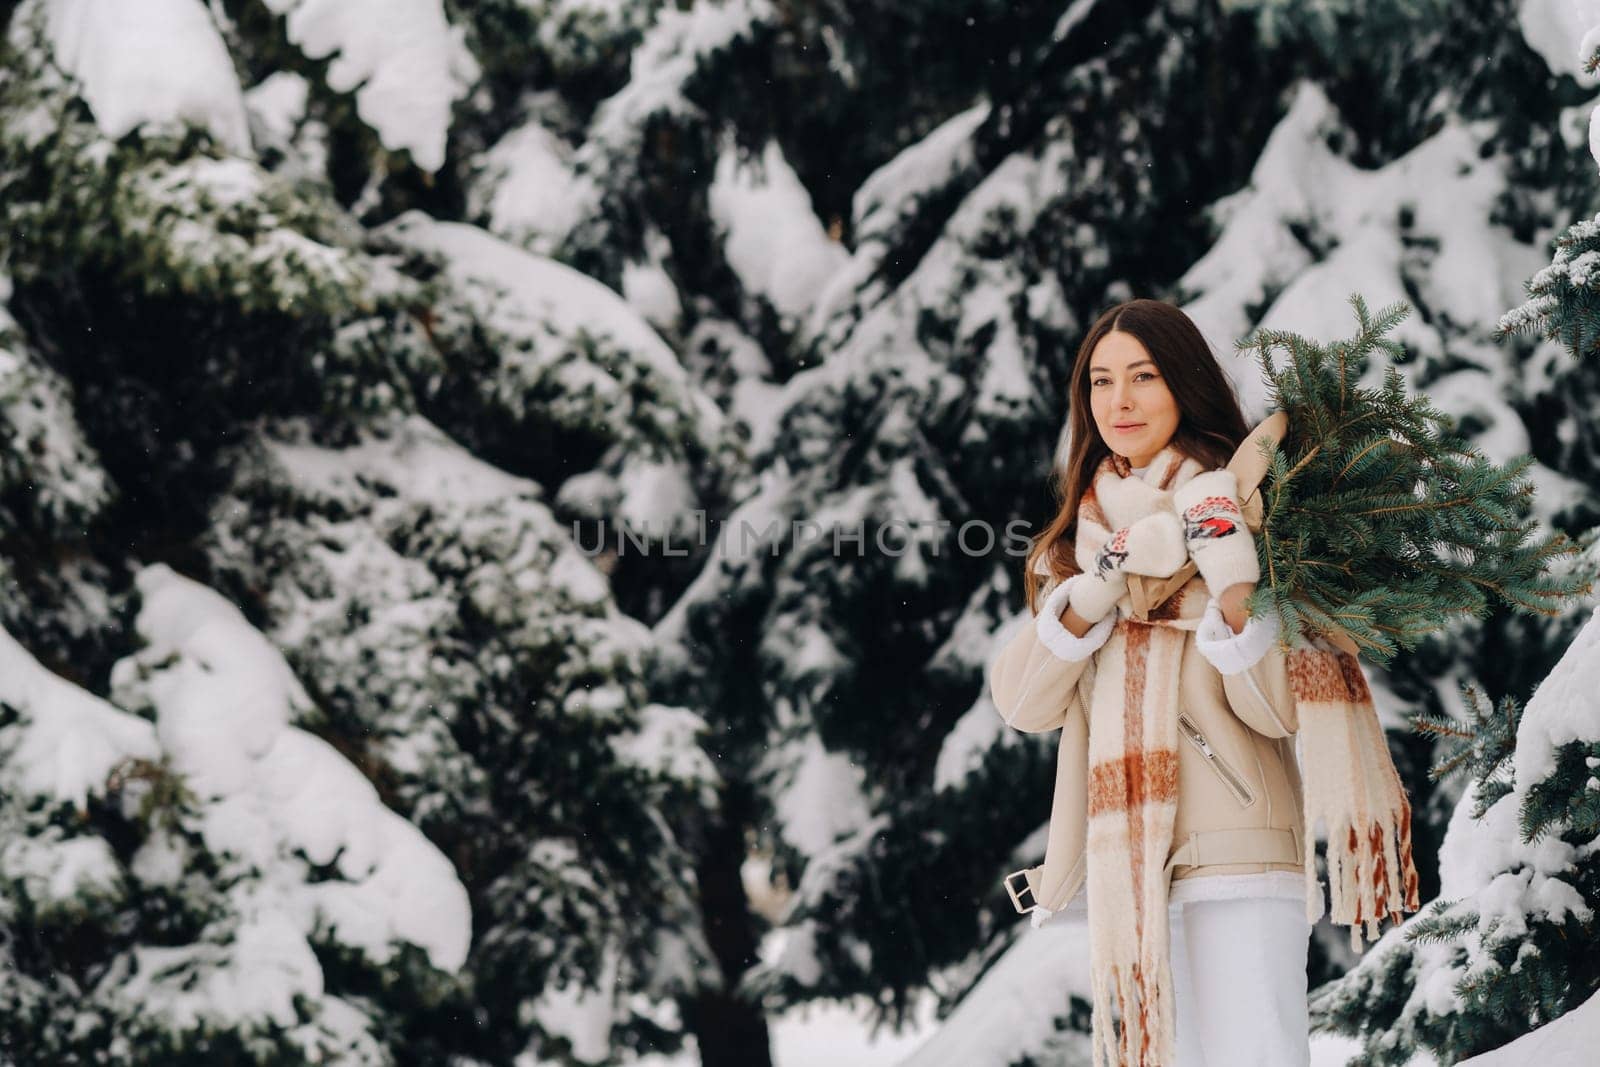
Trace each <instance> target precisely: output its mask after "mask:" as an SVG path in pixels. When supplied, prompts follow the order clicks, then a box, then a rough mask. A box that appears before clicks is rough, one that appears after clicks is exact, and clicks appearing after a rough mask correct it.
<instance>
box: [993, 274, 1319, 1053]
mask: <svg viewBox="0 0 1600 1067" xmlns="http://www.w3.org/2000/svg"><path fill="white" fill-rule="evenodd" d="M1069 419H1070V431H1071V437H1070V440H1071V449H1070V454H1069V456H1068V460H1067V463H1066V466H1065V468H1064V469H1063V470H1062V471H1061V472H1060V475H1059V483H1058V486H1059V489H1060V491H1061V500H1062V507H1061V509H1060V512H1059V513H1058V514H1057V515H1056V517H1055V519H1054V521H1053V522H1052V523H1051V525H1050V526H1049V527H1048V528H1047V529H1046V530H1045V532H1044V534H1043V535H1042V536H1041V537H1040V538H1039V539H1038V540H1037V542H1036V543H1035V545H1034V549H1033V551H1032V552H1031V553H1030V555H1029V558H1028V566H1027V569H1026V582H1027V594H1028V603H1029V606H1030V608H1033V609H1035V610H1036V611H1037V616H1036V618H1035V620H1034V623H1033V625H1026V626H1023V627H1022V628H1021V630H1019V631H1018V632H1017V634H1016V635H1015V636H1014V637H1013V638H1012V639H1011V640H1010V641H1009V643H1008V644H1007V645H1006V646H1005V647H1004V648H1003V650H1002V651H1001V652H1000V654H999V656H998V657H997V658H996V660H995V662H994V664H993V665H992V668H991V690H992V695H993V698H994V703H995V706H996V707H997V709H998V710H999V712H1000V714H1001V716H1002V717H1003V718H1004V719H1005V721H1006V722H1007V723H1008V724H1009V725H1011V726H1012V727H1015V728H1016V729H1019V730H1024V731H1030V732H1034V731H1043V730H1055V729H1061V730H1062V738H1061V747H1060V753H1059V756H1058V769H1057V778H1056V788H1055V798H1054V801H1053V804H1052V810H1051V822H1050V830H1049V838H1048V845H1047V848H1046V853H1045V862H1044V864H1043V865H1042V866H1041V867H1038V868H1033V869H1031V870H1028V871H1025V872H1017V874H1016V875H1013V876H1012V878H1011V879H1008V883H1007V887H1008V889H1010V890H1012V895H1013V899H1014V900H1015V901H1016V902H1017V906H1018V909H1019V910H1023V911H1031V912H1032V913H1033V916H1034V923H1035V925H1038V924H1039V923H1040V922H1041V921H1042V920H1044V919H1048V918H1050V917H1051V916H1052V915H1055V914H1057V913H1061V912H1064V911H1065V912H1068V913H1069V914H1076V915H1078V916H1085V915H1086V916H1087V917H1088V919H1089V923H1090V946H1091V960H1092V970H1093V972H1094V976H1095V978H1094V984H1095V1004H1094V1007H1095V1012H1094V1016H1095V1048H1096V1062H1108V1063H1130V1064H1152V1065H1160V1067H1172V1065H1173V1064H1177V1065H1178V1067H1207V1065H1209V1067H1250V1065H1256V1064H1259V1065H1262V1067H1266V1065H1271V1067H1296V1065H1305V1064H1307V1063H1309V1060H1310V1052H1309V1047H1308V1030H1309V1027H1308V1017H1307V1010H1306V949H1307V941H1308V937H1309V934H1310V930H1311V922H1310V921H1309V920H1308V918H1307V915H1308V911H1309V909H1308V907H1307V904H1306V900H1307V879H1306V867H1305V860H1304V857H1305V854H1306V853H1305V848H1304V845H1305V841H1304V839H1303V836H1302V835H1303V834H1304V832H1305V831H1304V828H1303V817H1304V811H1303V804H1302V793H1301V777H1300V774H1299V770H1298V767H1297V764H1296V760H1295V752H1294V734H1295V732H1296V729H1297V721H1296V703H1295V698H1294V696H1293V694H1292V693H1291V691H1290V680H1289V677H1288V673H1287V670H1286V663H1285V652H1284V650H1283V649H1282V648H1281V647H1280V644H1279V641H1278V636H1279V626H1278V620H1277V618H1276V616H1274V615H1263V616H1260V617H1254V618H1252V617H1248V616H1247V614H1246V610H1245V603H1246V601H1247V599H1248V597H1249V595H1250V592H1251V590H1252V589H1253V588H1254V584H1255V582H1256V580H1257V579H1258V577H1259V574H1258V569H1257V563H1256V552H1255V547H1254V544H1253V540H1252V535H1251V533H1250V530H1249V528H1248V526H1247V525H1246V523H1245V521H1244V519H1243V515H1242V512H1241V507H1240V499H1239V494H1240V487H1239V485H1238V482H1237V479H1236V477H1235V475H1234V473H1232V472H1231V471H1229V470H1225V469H1219V468H1223V467H1224V465H1226V464H1228V463H1229V461H1230V459H1232V458H1233V457H1234V456H1235V452H1236V449H1238V446H1239V445H1240V443H1241V442H1242V441H1243V440H1244V439H1245V437H1246V435H1247V429H1248V428H1247V425H1246V423H1245V420H1244V416H1243V415H1242V413H1241V412H1240V409H1239V403H1238V400H1237V398H1236V397H1235V396H1234V393H1233V390H1232V389H1231V387H1230V386H1229V383H1228V381H1227V378H1226V377H1225V376H1224V374H1223V372H1222V369H1221V368H1220V367H1219V366H1218V364H1217V361H1216V358H1215V357H1214V356H1213V355H1212V353H1211V350H1210V348H1209V346H1208V345H1207V344H1206V341H1205V339H1204V338H1203V337H1202V335H1201V334H1200V331H1199V330H1198V329H1196V327H1195V325H1194V323H1193V322H1191V321H1190V319H1189V318H1188V317H1187V316H1186V315H1184V314H1183V312H1182V311H1180V310H1178V309H1177V308H1175V307H1173V306H1171V305H1169V304H1165V303H1161V302H1158V301H1154V300H1131V301H1128V302H1126V303H1123V304H1119V305H1117V306H1116V307H1113V308H1111V309H1110V310H1109V311H1107V312H1106V313H1105V314H1103V315H1102V316H1101V317H1100V318H1099V320H1098V321H1096V322H1095V324H1094V326H1093V327H1092V328H1091V329H1090V331H1089V333H1088V335H1087V336H1086V337H1085V338H1084V341H1083V344H1082V346H1081V347H1080V348H1079V351H1078V356H1077V360H1076V362H1075V364H1074V366H1073V370H1072V378H1071V405H1070V414H1069ZM1241 454H1242V453H1241ZM1257 477H1259V475H1257ZM1250 488H1253V485H1252V486H1250V487H1248V488H1246V489H1245V490H1244V492H1245V495H1248V493H1249V489H1250ZM1191 560H1192V562H1193V569H1194V570H1195V571H1197V572H1198V573H1197V574H1196V576H1195V577H1194V578H1193V579H1191V580H1189V581H1188V582H1186V583H1185V584H1183V585H1181V586H1180V587H1179V588H1178V589H1177V591H1176V592H1174V593H1173V594H1172V595H1171V596H1170V597H1168V598H1167V599H1165V600H1164V601H1162V602H1161V603H1160V604H1157V605H1148V604H1146V607H1147V609H1148V610H1147V611H1146V613H1145V615H1144V617H1143V618H1142V619H1140V618H1132V617H1130V616H1131V615H1132V614H1134V613H1136V611H1137V608H1136V607H1135V603H1134V600H1135V598H1134V596H1133V595H1132V590H1130V582H1129V576H1130V575H1140V576H1151V577H1152V578H1160V577H1164V576H1171V575H1175V574H1176V573H1177V572H1179V571H1180V569H1181V568H1183V567H1184V566H1186V565H1187V564H1188V563H1189V562H1190V561H1191ZM1149 584H1154V583H1144V580H1143V578H1142V577H1141V578H1140V579H1137V580H1136V582H1135V585H1137V586H1139V588H1140V589H1145V588H1147V586H1148V585H1149ZM1091 723H1092V724H1094V726H1095V727H1096V728H1097V729H1094V730H1091V729H1090V725H1091ZM1103 724H1104V725H1103ZM1019 879H1021V880H1024V881H1025V882H1026V885H1025V886H1023V887H1021V888H1019V887H1018V886H1017V881H1018V880H1019ZM1310 881H1311V882H1312V883H1313V884H1314V883H1315V878H1314V877H1313V878H1312V879H1311V880H1310ZM1028 897H1031V898H1032V899H1031V903H1030V906H1028V907H1024V901H1025V900H1026V898H1028ZM1320 900H1321V895H1320V890H1318V893H1317V901H1318V906H1319V907H1320ZM1113 1007H1114V1008H1115V1009H1116V1010H1115V1014H1116V1015H1117V1016H1118V1017H1120V1019H1121V1027H1120V1035H1119V1040H1118V1043H1119V1045H1120V1048H1113V1045H1112V1042H1113V1037H1112V1033H1111V1026H1110V1025H1109V1021H1108V1017H1109V1015H1110V1014H1111V1013H1112V1012H1111V1009H1112V1008H1113Z"/></svg>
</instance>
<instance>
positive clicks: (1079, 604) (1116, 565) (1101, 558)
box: [1067, 530, 1128, 622]
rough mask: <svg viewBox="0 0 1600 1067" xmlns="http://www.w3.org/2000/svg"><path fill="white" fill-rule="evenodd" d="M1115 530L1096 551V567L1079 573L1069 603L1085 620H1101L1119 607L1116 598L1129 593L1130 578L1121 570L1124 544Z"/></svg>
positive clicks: (1069, 594)
mask: <svg viewBox="0 0 1600 1067" xmlns="http://www.w3.org/2000/svg"><path fill="white" fill-rule="evenodd" d="M1123 532H1124V531H1120V530H1119V531H1118V532H1117V533H1116V534H1113V535H1112V537H1111V540H1109V541H1107V542H1106V543H1105V545H1104V546H1102V547H1101V549H1100V551H1099V552H1098V553H1096V554H1095V558H1094V562H1095V565H1094V568H1093V569H1091V570H1088V571H1085V572H1084V573H1082V574H1079V575H1076V576H1075V580H1074V581H1073V582H1072V589H1071V591H1070V592H1069V593H1068V594H1067V603H1069V604H1071V605H1072V610H1073V611H1076V612H1077V613H1078V615H1079V616H1080V617H1081V618H1082V619H1083V620H1084V621H1085V622H1099V621H1100V620H1101V619H1103V618H1105V617H1106V616H1107V615H1109V614H1111V613H1112V612H1113V611H1115V610H1116V609H1117V601H1119V600H1121V599H1122V598H1123V597H1124V596H1126V595H1127V593H1128V578H1127V576H1126V575H1125V574H1123V573H1122V566H1121V556H1120V555H1119V553H1120V552H1121V548H1120V546H1119V542H1118V537H1119V536H1120V535H1121V534H1122V533H1123Z"/></svg>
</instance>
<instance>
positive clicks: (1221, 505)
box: [1172, 470, 1261, 597]
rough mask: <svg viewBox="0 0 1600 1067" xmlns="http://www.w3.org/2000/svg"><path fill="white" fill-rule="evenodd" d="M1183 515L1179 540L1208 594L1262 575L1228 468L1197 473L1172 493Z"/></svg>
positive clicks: (1178, 509) (1235, 481) (1253, 540)
mask: <svg viewBox="0 0 1600 1067" xmlns="http://www.w3.org/2000/svg"><path fill="white" fill-rule="evenodd" d="M1172 506H1173V507H1174V508H1175V509H1176V510H1177V512H1178V514H1179V515H1181V516H1182V517H1183V539H1184V541H1185V543H1186V544H1187V545H1188V547H1189V556H1190V557H1191V558H1192V559H1193V560H1194V564H1195V566H1196V567H1198V568H1199V569H1200V577H1202V578H1204V579H1205V583H1206V588H1207V589H1208V590H1209V591H1210V592H1211V595H1212V596H1214V597H1215V596H1221V595H1222V591H1223V590H1224V589H1227V588H1228V587H1229V586H1233V585H1238V584H1239V583H1241V582H1255V581H1257V580H1258V579H1259V578H1260V577H1261V568H1260V565H1259V564H1257V563H1256V541H1255V538H1254V537H1252V536H1251V535H1250V530H1249V528H1248V527H1247V526H1245V524H1244V515H1243V514H1242V513H1241V512H1240V510H1239V482H1238V479H1236V478H1235V477H1234V475H1233V472H1232V471H1226V470H1221V471H1207V472H1206V473H1204V474H1197V475H1195V476H1194V477H1193V478H1190V479H1189V480H1188V481H1187V482H1185V483H1183V484H1182V485H1180V486H1179V487H1178V488H1177V489H1175V490H1173V493H1172Z"/></svg>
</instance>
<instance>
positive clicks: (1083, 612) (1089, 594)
mask: <svg viewBox="0 0 1600 1067" xmlns="http://www.w3.org/2000/svg"><path fill="white" fill-rule="evenodd" d="M1188 558H1189V556H1188V552H1187V550H1186V549H1185V548H1184V545H1183V526H1182V524H1181V523H1179V522H1178V517H1177V516H1176V515H1175V514H1173V513H1172V512H1170V511H1158V512H1156V513H1155V514H1153V515H1146V516H1145V517H1144V518H1142V519H1140V520H1139V521H1138V522H1135V523H1132V524H1130V525H1128V526H1124V527H1123V528H1122V529H1120V530H1118V531H1117V532H1116V533H1114V534H1112V535H1111V536H1110V537H1108V538H1107V539H1106V543H1105V544H1103V545H1101V546H1100V551H1098V552H1096V553H1095V557H1094V566H1093V567H1092V568H1091V569H1090V570H1088V571H1086V572H1084V577H1083V578H1082V580H1080V581H1078V582H1075V583H1074V584H1073V589H1072V596H1071V598H1070V599H1069V600H1068V603H1070V604H1071V605H1072V610H1073V611H1075V612H1077V613H1078V615H1079V616H1080V617H1081V618H1082V619H1083V620H1084V621H1085V622H1098V621H1100V620H1101V619H1103V618H1105V617H1106V616H1107V615H1108V614H1110V613H1111V611H1112V610H1113V609H1115V608H1116V606H1117V601H1119V600H1121V599H1122V598H1123V596H1124V595H1125V594H1126V593H1127V591H1128V575H1130V574H1146V575H1151V576H1153V577H1157V578H1165V577H1166V576H1167V575H1169V574H1172V573H1174V572H1175V571H1177V569H1178V568H1179V567H1181V566H1183V562H1184V560H1186V559H1188Z"/></svg>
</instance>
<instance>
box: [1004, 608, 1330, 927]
mask: <svg viewBox="0 0 1600 1067" xmlns="http://www.w3.org/2000/svg"><path fill="white" fill-rule="evenodd" d="M1074 580H1076V579H1069V581H1074ZM1192 580H1193V581H1199V579H1198V578H1196V579H1192ZM1041 599H1042V598H1041ZM1114 619H1115V615H1112V616H1108V617H1107V619H1106V620H1103V621H1102V623H1101V624H1100V625H1099V626H1097V627H1096V628H1095V629H1094V630H1091V631H1090V632H1089V633H1088V634H1087V635H1085V636H1084V637H1082V638H1077V637H1074V636H1073V635H1072V634H1071V633H1070V632H1069V631H1067V630H1066V628H1065V627H1063V626H1061V625H1060V621H1059V619H1055V620H1047V621H1043V622H1042V623H1041V620H1039V619H1038V618H1037V617H1036V618H1035V619H1034V620H1033V621H1032V622H1031V623H1027V624H1024V625H1023V626H1022V627H1021V628H1020V629H1019V630H1018V631H1017V632H1016V634H1015V635H1014V636H1013V637H1012V638H1011V639H1010V641H1009V642H1008V643H1007V644H1006V645H1005V647H1004V648H1003V649H1002V650H1001V651H1000V654H999V655H998V656H997V657H996V659H995V660H994V663H993V664H992V665H991V668H990V689H991V693H992V696H993V699H994V704H995V707H996V708H997V709H998V710H999V713H1000V715H1001V717H1002V718H1003V719H1004V720H1005V722H1006V723H1007V725H1009V726H1012V727H1014V728H1016V729H1018V730H1023V731H1026V732H1030V733H1036V732H1042V731H1046V730H1057V729H1059V730H1060V731H1061V741H1060V747H1059V749H1058V752H1057V756H1056V783H1055V795H1054V798H1053V800H1052V804H1051V809H1050V829H1049V837H1048V841H1047V844H1046V848H1045V857H1044V863H1043V865H1042V866H1039V867H1034V868H1031V869H1029V870H1027V871H1025V872H1017V874H1016V875H1015V876H1013V877H1012V879H1010V880H1009V881H1008V886H1009V888H1011V890H1012V892H1013V902H1014V903H1015V904H1016V906H1017V909H1018V910H1019V911H1023V912H1027V911H1030V910H1032V907H1033V905H1034V904H1035V903H1036V904H1038V905H1040V906H1042V907H1044V908H1047V909H1049V910H1050V911H1059V910H1061V909H1062V908H1063V907H1064V906H1065V905H1066V904H1067V902H1068V901H1070V900H1072V898H1073V897H1074V896H1075V895H1076V894H1077V892H1078V890H1079V889H1080V888H1081V887H1082V886H1083V883H1084V877H1085V874H1086V869H1085V844H1086V839H1087V834H1088V814H1087V811H1088V802H1087V794H1088V751H1089V707H1090V703H1091V701H1092V698H1093V692H1094V684H1095V659H1096V658H1097V654H1098V652H1099V649H1100V648H1101V647H1103V645H1104V644H1105V643H1106V641H1107V639H1108V638H1109V635H1110V634H1111V630H1112V626H1111V623H1112V622H1113V620H1114ZM1275 621H1276V620H1274V619H1251V620H1250V621H1249V623H1248V624H1247V625H1246V627H1245V629H1244V630H1243V631H1242V632H1241V633H1240V634H1238V635H1233V634H1232V631H1231V630H1228V631H1226V633H1227V637H1226V638H1224V639H1217V637H1216V631H1215V630H1214V629H1213V632H1212V636H1211V639H1209V640H1208V638H1207V635H1206V634H1205V633H1204V632H1203V631H1201V632H1196V631H1189V632H1187V633H1186V643H1185V646H1184V654H1183V662H1182V666H1181V668H1180V673H1179V678H1180V681H1179V685H1180V695H1179V719H1178V735H1179V745H1178V750H1179V758H1178V808H1177V814H1176V823H1175V825H1174V827H1173V839H1172V852H1171V853H1170V856H1169V859H1168V861H1167V862H1168V868H1169V869H1170V870H1171V872H1172V878H1173V880H1174V882H1177V881H1180V880H1183V879H1188V878H1193V877H1196V876H1198V875H1208V874H1253V873H1260V872H1265V871H1277V870H1281V871H1292V872H1296V873H1300V874H1303V872H1304V868H1303V867H1302V865H1301V855H1302V853H1301V844H1300V843H1301V833H1302V829H1301V822H1302V820H1301V803H1302V802H1301V787H1300V775H1299V770H1298V766H1297V764H1296V762H1295V754H1294V737H1293V735H1294V732H1295V730H1296V729H1298V726H1299V724H1298V722H1297V721H1296V719H1295V706H1294V700H1293V698H1292V696H1291V694H1290V691H1289V679H1288V673H1287V663H1286V659H1285V656H1284V652H1283V650H1282V648H1281V646H1280V644H1279V642H1278V640H1277V628H1276V626H1275V625H1274V624H1275ZM1223 626H1224V628H1225V627H1226V624H1223ZM1110 639H1111V640H1121V636H1120V635H1118V636H1116V637H1114V638H1110ZM1202 646H1204V648H1205V652H1202ZM1063 652H1064V653H1066V654H1067V656H1069V657H1077V658H1066V657H1064V656H1063V655H1062V653H1063ZM1206 653H1209V654H1210V655H1211V656H1212V657H1213V658H1214V659H1216V660H1217V661H1218V662H1220V663H1221V664H1222V665H1223V666H1224V667H1226V668H1228V670H1226V671H1224V670H1219V668H1218V667H1217V666H1214V665H1213V662H1212V660H1211V659H1208V658H1207V655H1206ZM1245 664H1249V666H1245ZM1023 877H1025V879H1026V883H1027V884H1026V889H1024V887H1023V886H1022V885H1021V884H1020V881H1021V879H1022V878H1023ZM1030 892H1031V897H1032V899H1031V900H1029V899H1028V897H1029V893H1030ZM1019 898H1020V899H1019Z"/></svg>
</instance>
